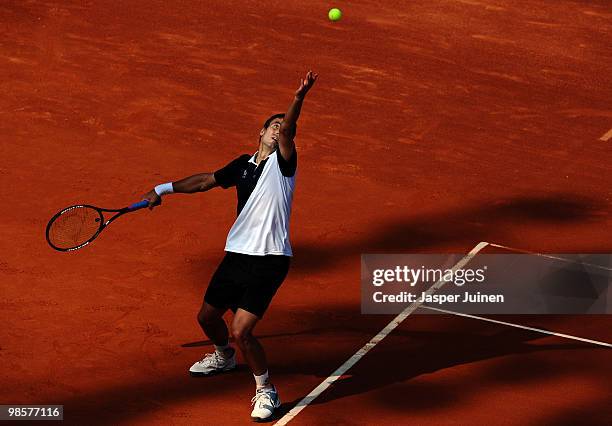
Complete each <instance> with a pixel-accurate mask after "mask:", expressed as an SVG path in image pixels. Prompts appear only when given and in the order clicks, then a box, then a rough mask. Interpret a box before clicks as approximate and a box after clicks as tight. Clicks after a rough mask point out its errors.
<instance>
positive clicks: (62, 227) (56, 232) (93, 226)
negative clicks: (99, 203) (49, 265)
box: [45, 204, 105, 251]
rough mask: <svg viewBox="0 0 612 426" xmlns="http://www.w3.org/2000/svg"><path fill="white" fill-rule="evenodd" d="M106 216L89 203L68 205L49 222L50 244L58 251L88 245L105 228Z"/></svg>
mask: <svg viewBox="0 0 612 426" xmlns="http://www.w3.org/2000/svg"><path fill="white" fill-rule="evenodd" d="M104 226H105V225H104V216H102V211H101V210H100V209H98V208H97V207H94V206H90V205H87V204H83V205H76V206H70V207H66V208H65V209H63V210H61V211H60V212H58V213H57V214H56V215H55V216H53V217H52V218H51V220H50V221H49V223H48V224H47V230H46V233H45V234H46V237H47V242H48V243H49V245H50V246H51V247H52V248H53V249H55V250H58V251H72V250H77V249H80V248H81V247H84V246H86V245H87V244H89V243H90V242H92V241H93V240H94V238H96V237H97V236H98V234H100V231H102V229H103V228H104Z"/></svg>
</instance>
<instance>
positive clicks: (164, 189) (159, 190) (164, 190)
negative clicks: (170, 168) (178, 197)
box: [155, 182, 174, 197]
mask: <svg viewBox="0 0 612 426" xmlns="http://www.w3.org/2000/svg"><path fill="white" fill-rule="evenodd" d="M173 192H174V188H173V187H172V182H168V183H162V184H161V185H157V186H156V187H155V193H156V194H157V195H159V196H160V197H161V196H162V195H166V194H172V193H173Z"/></svg>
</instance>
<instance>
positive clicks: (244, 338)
mask: <svg viewBox="0 0 612 426" xmlns="http://www.w3.org/2000/svg"><path fill="white" fill-rule="evenodd" d="M232 336H234V340H235V341H236V343H237V344H239V345H240V344H242V343H247V342H248V341H249V339H250V338H251V330H250V329H249V328H247V327H244V326H240V325H232Z"/></svg>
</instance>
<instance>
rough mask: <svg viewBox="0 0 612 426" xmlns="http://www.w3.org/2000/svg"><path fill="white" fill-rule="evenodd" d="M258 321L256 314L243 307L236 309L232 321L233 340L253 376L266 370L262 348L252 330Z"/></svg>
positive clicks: (266, 364)
mask: <svg viewBox="0 0 612 426" xmlns="http://www.w3.org/2000/svg"><path fill="white" fill-rule="evenodd" d="M258 321H259V318H258V317H257V316H256V315H254V314H252V313H250V312H247V311H245V310H244V309H238V310H237V311H236V314H235V315H234V319H233V321H232V335H233V336H234V341H235V342H236V345H237V346H238V348H240V352H242V355H243V356H244V359H245V361H246V362H247V364H248V365H249V367H250V368H251V371H252V372H253V374H254V375H255V376H260V375H262V374H264V373H266V372H267V371H268V363H267V361H266V354H265V352H264V349H263V347H262V346H261V344H260V343H259V341H258V340H257V339H256V338H255V336H253V330H254V328H255V326H256V325H257V322H258Z"/></svg>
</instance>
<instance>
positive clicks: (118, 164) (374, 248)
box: [0, 0, 612, 425]
mask: <svg viewBox="0 0 612 426" xmlns="http://www.w3.org/2000/svg"><path fill="white" fill-rule="evenodd" d="M355 3H357V4H353V2H346V1H339V2H336V3H334V4H329V3H326V2H302V1H285V2H272V1H267V0H262V1H258V2H254V1H243V2H224V1H216V0H212V1H206V2H201V1H176V2H161V1H146V2H145V1H131V0H130V1H124V2H121V3H119V2H111V1H96V2H76V1H64V2H61V1H46V2H44V1H13V0H8V1H2V3H0V28H1V30H2V37H1V38H0V76H1V78H0V88H1V90H2V96H0V177H1V182H2V193H4V194H5V195H4V197H3V202H2V203H1V205H0V219H1V220H0V230H1V232H2V244H1V246H0V280H1V288H2V294H1V298H0V312H1V315H2V317H1V318H2V323H3V325H2V331H1V332H0V364H1V367H0V382H1V386H0V404H61V405H63V406H64V423H66V424H75V425H94V424H121V425H128V424H129V425H151V424H156V425H191V424H214V425H224V424H227V425H233V424H248V423H249V422H250V419H249V412H250V407H249V399H250V398H251V396H252V393H253V390H254V383H253V379H252V375H251V373H250V371H249V370H248V368H247V367H246V365H245V364H244V362H242V361H241V368H239V369H238V371H236V372H233V373H231V374H227V375H220V376H215V377H212V378H202V379H196V378H191V377H189V375H188V374H187V369H188V368H189V366H190V365H191V364H192V363H193V362H194V361H196V360H198V359H200V358H201V357H202V355H203V354H204V353H206V352H209V351H210V350H211V349H212V344H211V343H210V342H209V341H208V340H206V338H205V336H204V335H203V334H202V331H201V330H200V328H199V326H198V323H197V322H196V314H197V311H198V308H199V306H200V304H201V301H202V296H203V294H204V291H205V289H206V286H207V284H208V281H209V279H210V276H211V274H212V273H213V272H214V270H215V268H216V267H217V265H218V263H219V261H220V260H221V259H222V257H223V254H224V253H223V247H224V244H225V238H226V235H227V232H228V230H229V228H230V226H231V225H232V223H233V221H234V219H235V215H236V195H235V192H234V190H232V189H229V190H222V189H214V190H212V191H210V192H207V193H205V194H196V195H189V196H186V195H180V194H176V195H172V196H168V197H167V198H165V199H164V203H163V205H162V206H161V207H159V208H156V209H155V210H153V211H152V212H150V211H148V210H143V211H139V212H134V213H131V214H130V215H129V216H126V217H122V218H121V219H120V220H117V222H116V223H113V224H112V225H111V226H110V227H109V229H107V230H105V231H104V233H103V234H102V235H101V236H100V237H99V238H98V239H96V241H95V242H93V243H92V244H91V245H89V246H87V247H85V248H83V249H82V250H77V251H74V252H70V253H60V252H57V251H54V250H52V249H51V248H50V247H49V246H48V245H47V242H46V241H45V235H44V233H45V226H46V225H47V221H48V220H49V218H50V217H51V216H53V214H55V213H56V212H57V211H58V210H60V209H61V208H63V207H66V206H70V205H72V204H80V203H88V204H93V205H96V206H100V207H106V208H121V207H124V206H126V205H128V204H130V203H133V202H136V201H139V200H140V199H141V197H142V195H143V194H144V193H145V192H147V191H149V190H150V189H151V188H152V187H153V186H154V185H156V184H158V183H161V182H168V181H172V180H176V179H179V178H181V177H184V176H188V175H190V174H195V173H200V172H211V171H215V170H217V169H219V168H220V167H222V166H224V165H225V164H227V163H228V162H229V161H230V160H231V159H233V158H235V157H236V156H238V155H239V154H243V153H252V152H254V151H255V150H256V149H257V139H258V135H259V130H260V129H261V125H262V123H263V121H264V120H265V119H266V118H267V117H268V116H269V115H271V114H273V113H277V112H284V111H285V110H286V108H287V106H288V104H289V101H290V99H291V96H292V94H293V92H294V90H295V89H296V88H297V85H298V84H299V79H300V78H301V77H303V74H304V73H305V72H306V71H308V70H309V69H312V70H315V71H316V72H318V73H319V80H318V81H317V84H316V86H315V87H314V88H313V90H312V91H311V93H310V94H309V97H308V99H306V101H305V102H304V108H303V110H302V115H301V117H300V121H299V128H298V134H297V137H296V146H297V150H298V152H299V165H298V172H297V173H298V174H297V188H296V194H295V199H294V203H293V213H292V220H291V242H292V246H293V252H294V258H293V261H292V262H293V263H292V269H291V271H290V273H289V276H288V278H287V280H286V281H285V282H284V284H283V286H282V287H281V289H280V291H279V293H278V294H277V296H276V298H275V299H274V302H273V304H272V306H271V307H270V309H269V311H268V313H267V314H266V316H265V318H264V320H263V321H262V322H261V324H259V325H258V328H257V330H256V335H257V336H258V337H260V338H261V341H262V343H263V344H264V345H265V347H266V351H267V354H268V359H269V362H270V373H271V377H272V378H273V380H274V383H275V384H276V386H277V388H278V389H279V391H280V396H281V399H282V400H283V403H284V404H283V407H282V412H281V413H280V416H279V417H282V415H283V414H284V413H288V412H290V410H291V409H292V408H294V407H295V406H296V404H298V403H299V402H300V401H302V399H303V398H304V397H305V396H306V395H308V394H309V393H310V392H311V391H312V390H313V389H315V388H316V387H317V386H319V384H321V383H322V382H324V381H325V380H326V379H327V378H328V377H329V376H330V375H332V374H333V373H334V372H335V371H336V370H337V369H338V368H339V367H340V366H341V365H343V364H344V363H345V362H346V361H347V360H348V359H350V358H351V357H352V356H353V355H354V354H355V353H356V352H357V351H359V349H360V348H362V347H363V346H364V345H365V344H366V343H367V342H369V341H370V339H372V338H373V337H374V336H376V335H377V334H378V333H379V332H380V331H381V330H382V329H383V328H384V327H385V326H386V325H387V324H388V323H389V322H390V321H391V320H392V319H393V317H394V316H393V315H362V314H361V311H360V257H361V254H362V253H460V254H467V253H468V252H470V250H472V249H473V248H474V247H475V246H476V245H477V244H478V243H479V242H481V241H487V242H491V243H497V244H500V245H504V246H508V247H512V248H516V249H520V250H528V251H532V252H536V253H611V252H612V238H611V236H612V216H611V215H610V210H611V207H612V173H611V167H610V165H611V164H612V161H611V159H612V133H610V132H611V129H612V109H611V106H610V105H611V104H610V102H611V99H612V70H611V68H610V64H612V9H611V8H610V3H609V2H608V1H603V0H602V1H566V0H559V1H555V2H551V1H546V0H533V1H510V0H496V1H494V0H435V1H420V2H412V1H411V2H408V1H406V2H401V1H387V2H378V1H360V2H355ZM330 7H339V8H340V9H342V11H343V12H344V16H343V18H342V19H341V20H340V21H338V22H330V21H329V20H328V19H327V11H328V9H329V8H330ZM490 248H491V247H489V248H488V249H490ZM490 318H493V319H495V320H498V321H504V322H510V323H513V324H520V325H523V326H528V327H534V328H538V329H545V330H549V331H551V332H555V333H564V334H568V335H572V336H576V337H578V338H582V339H590V340H595V341H598V342H603V343H604V344H607V345H608V346H605V345H600V344H593V343H589V342H586V341H580V340H575V339H568V338H563V337H560V336H554V335H549V334H545V333H540V332H537V331H530V330H526V329H520V328H516V327H511V326H506V325H503V324H499V323H490V322H486V321H481V320H478V319H472V318H465V317H459V316H456V315H446V314H445V315H433V314H432V315H418V314H415V315H410V316H409V317H408V318H406V319H405V320H404V321H403V322H402V323H401V324H399V326H398V327H397V328H395V329H394V330H393V331H391V332H390V333H389V335H388V336H386V338H385V339H384V340H382V341H381V342H380V343H378V344H377V345H376V346H375V347H373V349H371V350H370V351H369V352H368V353H367V354H365V356H363V357H362V358H361V359H360V360H359V361H358V362H357V363H356V364H355V365H354V366H353V367H352V368H350V369H349V370H348V371H347V372H346V374H343V375H342V377H340V378H339V379H338V380H337V381H335V382H334V383H333V384H332V385H331V386H330V387H329V388H327V389H326V390H325V391H324V392H322V393H321V394H320V395H318V397H317V398H316V399H314V400H313V401H312V402H310V403H309V404H308V405H307V406H306V407H305V408H304V409H303V410H301V411H300V412H299V413H297V415H295V417H292V418H291V424H295V425H313V424H345V425H353V424H354V425H361V424H415V425H451V424H473V425H476V424H478V425H488V424H508V425H528V424H529V425H531V424H534V425H535V424H538V425H544V424H545V425H575V424H601V425H604V424H610V423H612V409H611V407H612V403H611V399H610V395H611V394H612V387H611V383H612V380H611V379H612V364H611V362H610V361H611V357H610V355H611V353H612V352H610V348H609V344H610V343H612V317H610V316H609V315H583V316H578V315H575V316H571V315H554V316H553V315H548V316H525V315H523V316H494V317H490ZM286 420H287V418H286ZM286 420H285V421H286ZM281 422H283V420H281ZM20 424H23V423H20Z"/></svg>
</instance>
